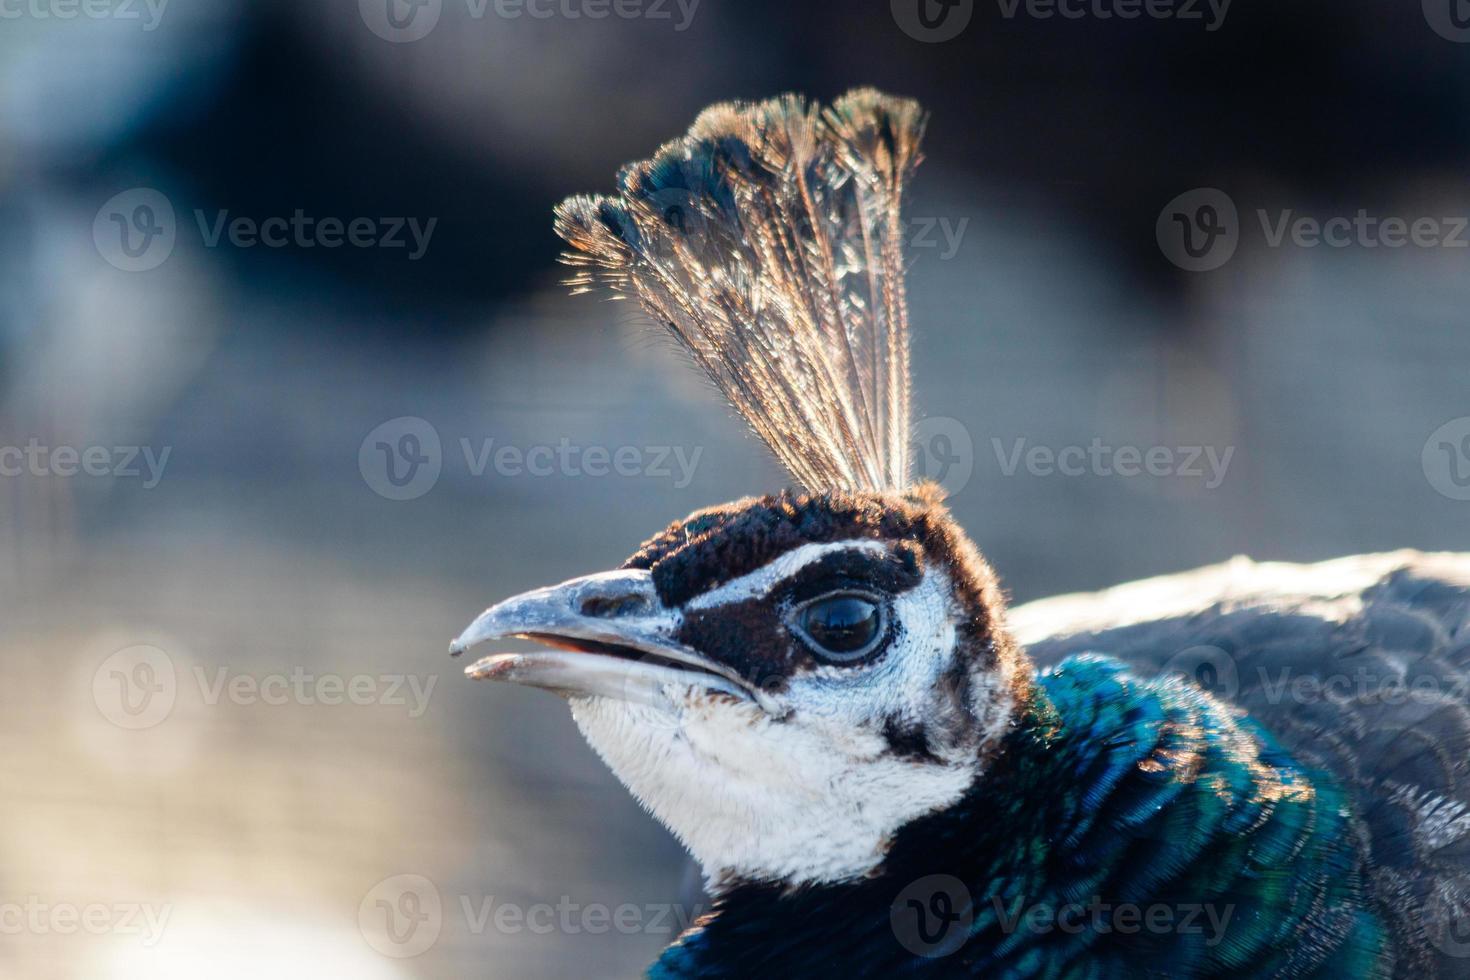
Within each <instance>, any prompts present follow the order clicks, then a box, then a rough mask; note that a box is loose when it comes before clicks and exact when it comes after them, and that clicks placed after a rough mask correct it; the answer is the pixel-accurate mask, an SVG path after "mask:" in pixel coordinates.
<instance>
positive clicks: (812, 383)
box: [556, 89, 925, 491]
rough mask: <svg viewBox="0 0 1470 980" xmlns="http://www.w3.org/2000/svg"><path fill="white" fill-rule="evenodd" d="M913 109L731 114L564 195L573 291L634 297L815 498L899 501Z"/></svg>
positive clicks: (841, 107)
mask: <svg viewBox="0 0 1470 980" xmlns="http://www.w3.org/2000/svg"><path fill="white" fill-rule="evenodd" d="M924 122H925V116H924V113H923V111H922V110H921V109H920V108H919V105H918V103H917V102H914V101H912V100H908V99H898V98H893V97H891V96H887V95H883V94H882V93H880V92H877V91H874V90H873V89H858V90H855V91H853V92H849V93H848V94H847V95H844V96H843V97H841V98H839V99H838V100H837V101H836V102H834V103H833V104H832V105H831V106H829V107H825V108H823V107H819V106H817V105H814V104H812V103H809V102H807V101H806V100H805V99H803V98H800V97H798V96H795V95H783V96H780V97H778V98H774V99H769V100H767V101H764V102H756V103H741V102H725V103H720V104H718V105H714V106H711V107H710V108H708V109H706V110H705V111H704V112H702V113H701V114H700V115H699V118H698V119H696V120H695V122H694V125H693V126H692V127H691V128H690V130H689V132H688V134H687V135H685V136H684V137H682V138H680V139H677V140H674V141H673V142H671V143H668V144H665V145H664V146H663V147H662V148H661V149H660V150H659V151H658V153H657V154H656V155H655V156H654V157H653V158H652V159H650V160H645V161H642V162H639V163H633V164H629V165H628V166H626V167H624V168H623V169H622V171H621V172H620V173H619V175H618V187H619V193H618V194H616V195H614V196H606V197H601V196H600V197H588V196H579V197H573V198H569V199H568V200H566V201H564V202H562V204H561V205H559V206H558V207H557V209H556V231H557V234H559V235H560V236H561V237H562V238H564V239H565V240H566V242H567V244H568V245H569V246H570V249H569V250H568V251H567V252H566V253H565V254H564V256H563V261H565V262H566V263H567V264H569V265H571V266H573V267H575V268H576V270H577V272H576V273H575V274H574V275H573V277H572V278H571V280H570V284H571V285H572V286H573V287H574V288H575V291H577V292H583V291H586V290H588V289H590V288H592V287H593V286H594V285H599V284H600V285H604V286H607V287H610V288H611V289H612V291H613V293H614V294H615V295H617V296H634V297H636V298H637V299H638V300H639V302H640V303H642V305H643V307H644V309H645V310H646V311H647V312H648V313H649V314H650V315H652V316H653V317H654V318H655V319H657V320H658V321H659V322H660V323H662V324H664V325H665V326H667V327H668V329H669V330H670V331H671V332H672V333H673V335H674V337H675V338H677V339H678V341H679V342H680V344H681V345H682V346H683V347H684V348H685V349H686V350H687V351H688V352H689V353H690V355H691V356H692V357H693V358H694V360H695V362H696V363H697V364H698V365H699V367H700V368H701V369H702V370H703V371H704V372H705V373H706V374H708V375H709V377H710V378H711V380H713V381H714V383H715V385H716V386H717V387H718V388H719V389H720V391H721V392H723V393H724V395H725V397H726V398H727V399H729V401H730V403H731V405H733V406H734V408H735V409H736V411H738V412H739V413H740V414H741V415H742V416H743V417H744V418H745V419H746V421H747V422H749V424H750V426H751V428H752V429H754V430H755V432H756V434H757V435H758V436H759V437H760V438H761V439H762V441H764V442H765V443H766V445H767V446H769V447H770V448H771V450H772V451H773V452H774V453H775V454H776V455H777V457H779V458H780V459H781V461H782V462H783V463H784V464H785V466H786V467H787V469H789V470H790V471H791V473H792V475H793V476H795V477H796V478H797V479H798V480H800V481H801V482H802V483H803V484H804V485H805V486H806V487H807V489H809V490H813V491H827V490H847V491H902V490H905V489H907V488H908V487H909V445H908V443H909V348H908V312H907V305H906V301H905V298H904V282H903V271H904V270H903V226H902V219H901V217H900V207H901V204H902V198H903V190H904V185H905V183H906V182H907V180H908V178H909V177H910V176H911V175H912V174H913V172H914V168H915V167H916V166H917V165H918V163H919V160H920V155H919V142H920V139H921V137H922V135H923V130H924Z"/></svg>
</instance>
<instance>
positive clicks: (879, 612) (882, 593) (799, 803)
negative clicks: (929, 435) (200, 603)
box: [452, 89, 1029, 889]
mask: <svg viewBox="0 0 1470 980" xmlns="http://www.w3.org/2000/svg"><path fill="white" fill-rule="evenodd" d="M924 122H925V119H924V114H923V112H922V111H921V110H920V109H919V107H918V105H917V104H916V103H914V102H912V101H909V100H904V99H895V98H892V97H889V96H886V95H882V94H880V93H878V92H875V91H872V90H870V89H864V90H858V91H855V92H851V93H849V94H848V95H845V96H843V97H842V98H840V99H838V100H837V101H836V102H834V103H833V104H832V105H831V106H829V107H826V108H822V107H817V106H814V105H811V104H809V103H807V102H805V101H804V100H801V99H798V98H796V97H794V96H785V97H782V98H778V99H772V100H769V101H767V102H761V103H754V104H740V103H727V104H722V105H717V106H714V107H712V108H710V109H707V110H706V111H705V112H704V113H703V114H701V115H700V117H699V119H698V120H696V122H695V123H694V126H693V127H692V128H691V129H690V131H689V133H688V134H687V135H686V136H684V137H683V138H682V139H679V140H676V141H674V142H672V143H669V144H667V145H666V146H664V147H663V148H662V149H661V150H660V151H659V152H658V154H657V155H656V156H655V157H654V158H653V159H651V160H647V161H643V162H640V163H635V164H630V165H629V166H627V167H625V168H624V169H623V170H622V171H621V173H620V174H619V192H618V193H617V194H615V195H612V196H607V197H575V198H572V199H570V200H568V201H566V202H564V203H563V204H562V205H561V206H560V207H559V208H558V209H557V213H556V229H557V231H558V233H559V234H560V235H561V236H562V237H563V238H564V239H565V240H566V241H567V243H568V244H569V246H570V250H569V252H568V253H567V255H566V256H565V260H566V261H567V262H568V263H569V264H570V265H572V266H573V267H574V268H575V269H576V270H577V271H576V273H575V275H574V277H573V279H572V283H573V284H574V285H575V286H576V287H577V288H578V289H579V290H581V289H591V288H593V287H595V286H605V287H607V288H609V289H611V291H612V293H613V294H614V296H617V297H630V298H634V299H636V300H637V301H638V302H639V304H640V305H641V306H642V308H643V309H644V311H645V312H646V313H648V314H649V315H650V316H651V317H652V318H653V319H654V320H656V321H657V322H658V323H660V324H662V325H663V326H665V327H667V329H668V330H669V332H670V333H671V334H672V336H673V337H674V338H675V339H676V340H677V341H678V342H679V344H680V345H681V346H682V347H683V348H684V349H685V351H686V352H687V353H688V354H689V355H690V356H691V357H692V359H693V360H694V362H695V363H696V365H698V366H699V367H700V368H701V369H702V370H703V371H704V372H705V374H706V375H707V376H708V377H709V378H710V379H711V380H712V381H713V382H714V383H715V385H716V387H718V388H719V389H720V391H721V392H722V393H723V394H724V395H725V396H726V398H727V399H728V400H729V401H730V403H731V405H732V406H733V407H734V408H735V409H736V410H737V411H738V412H739V413H740V414H741V415H742V416H743V417H744V418H745V420H746V421H747V422H748V423H749V424H750V426H751V428H752V429H753V430H754V431H755V433H756V435H758V436H759V437H760V438H761V439H762V441H764V442H765V443H766V445H767V446H768V447H769V448H770V449H771V450H772V451H773V452H774V453H775V454H776V455H777V457H779V458H780V459H781V461H782V462H783V463H784V464H785V465H786V467H787V469H789V470H790V471H791V473H792V474H793V475H794V476H795V477H796V478H797V480H798V481H800V483H801V484H802V485H803V486H805V487H806V488H807V492H800V493H795V492H788V493H783V494H779V495H775V496H769V497H762V498H758V499H748V500H742V501H738V502H736V503H732V504H727V505H724V506H720V507H714V508H710V509H708V510H703V511H699V512H696V513H695V514H693V515H691V516H689V517H687V518H685V519H684V520H682V521H678V522H676V523H674V524H673V525H671V526H670V527H669V528H668V529H667V530H665V531H663V532H662V533H660V534H658V535H656V536H655V537H653V538H651V539H650V540H649V541H648V542H647V543H645V544H644V545H643V547H642V548H641V549H639V551H638V552H637V553H636V554H634V555H633V556H632V557H631V558H630V559H628V561H627V562H625V563H624V564H623V566H622V567H621V568H619V569H618V570H616V571H609V572H602V573H599V574H595V575H589V576H587V577H584V578H579V579H574V580H572V581H570V582H565V583H563V584H561V585H558V586H553V587H551V588H546V589H539V590H537V591H534V592H528V593H526V594H524V595H521V596H517V597H515V598H513V599H509V600H507V601H505V602H502V603H500V604H498V605H496V606H492V607H491V608H490V609H489V610H487V611H486V612H485V613H484V614H483V615H481V616H480V617H479V618H478V619H477V620H476V621H475V622H474V624H473V625H471V626H470V628H469V629H468V630H466V631H465V633H464V634H463V635H462V636H461V637H460V638H459V639H458V640H456V641H455V642H454V644H453V647H452V650H453V651H454V652H456V653H459V652H463V651H465V650H468V649H470V648H471V647H476V646H479V645H480V644H482V643H487V642H490V641H494V640H501V639H504V638H507V637H523V638H530V639H532V640H538V641H540V642H541V643H542V644H544V645H545V646H546V647H547V649H545V650H543V651H538V652H533V653H502V654H491V655H490V656H488V657H485V658H484V659H481V660H480V661H478V662H477V663H475V664H474V665H473V666H471V667H470V668H469V671H468V672H469V674H470V675H471V676H472V677H476V678H483V679H490V680H499V681H509V682H513V683H519V684H524V685H527V686H532V687H541V688H545V689H548V690H552V691H555V692H557V693H559V694H561V695H563V696H565V697H566V698H567V699H568V701H569V702H570V704H571V709H572V714H573V717H574V718H575V719H576V722H577V724H578V726H579V727H580V728H581V730H582V732H583V734H584V735H585V736H586V737H587V739H588V741H589V742H590V743H591V744H592V746H593V748H594V749H595V750H596V751H597V752H598V753H599V754H600V755H601V757H602V758H603V759H604V760H605V761H606V762H607V764H608V765H609V766H610V767H611V768H612V769H613V771H614V772H615V773H616V774H617V776H618V778H619V779H621V780H622V782H623V783H624V784H625V785H627V786H628V788H629V789H630V790H631V791H632V792H633V793H634V794H635V795H636V796H637V797H638V799H639V800H641V801H642V802H643V803H644V805H646V806H647V807H648V808H649V809H650V810H651V811H652V812H653V813H654V814H655V815H657V816H658V818H659V819H660V820H662V821H663V822H664V823H665V824H666V825H667V826H668V827H669V828H670V829H671V830H672V831H673V832H674V833H675V834H676V835H678V836H679V838H680V839H681V840H682V841H683V842H684V843H685V845H686V846H687V847H688V848H689V850H690V851H691V852H692V853H693V854H694V856H695V857H696V858H697V859H698V860H699V861H700V862H701V863H702V864H703V866H704V869H705V873H706V877H707V879H708V880H709V881H710V883H711V884H712V886H713V887H715V888H717V889H718V888H719V887H721V885H722V884H724V883H731V882H736V881H743V880H758V881H771V882H782V883H789V884H801V883H818V882H835V881H842V880H850V879H853V878H857V877H861V876H863V875H865V874H867V873H868V872H870V871H872V870H873V869H874V868H875V867H877V866H878V865H879V864H881V862H882V860H883V856H884V853H885V848H886V847H887V845H888V842H889V841H890V840H891V838H892V836H893V834H894V833H895V832H896V831H897V830H898V829H899V828H901V827H903V826H904V825H905V824H907V823H909V822H911V821H913V820H915V819H918V818H919V817H922V816H923V815H925V814H927V813H930V812H933V811H936V810H940V809H943V808H944V807H946V806H948V805H950V804H952V803H954V802H956V801H957V800H958V799H959V798H960V797H961V796H962V795H963V794H964V793H965V791H966V790H967V789H968V788H969V787H970V786H972V785H973V784H974V782H975V781H976V779H977V778H978V777H979V775H980V774H981V773H982V772H983V771H984V770H985V768H986V766H987V763H988V761H989V759H990V758H991V757H992V755H993V753H994V751H995V749H996V748H997V746H998V745H999V744H1000V741H1001V739H1002V738H1003V736H1004V734H1005V733H1006V732H1007V730H1008V729H1009V728H1010V727H1011V725H1012V723H1013V720H1014V719H1015V717H1016V716H1017V714H1018V713H1019V706H1020V705H1022V704H1023V703H1024V701H1025V699H1026V697H1027V685H1028V684H1029V680H1028V677H1029V672H1028V671H1027V670H1025V669H1024V664H1023V658H1022V655H1021V654H1020V653H1019V651H1018V650H1017V648H1016V647H1015V646H1014V645H1013V644H1012V643H1011V642H1010V640H1009V639H1008V638H1007V636H1006V633H1005V630H1004V626H1003V623H1002V616H1003V602H1002V599H1001V596H1000V593H999V589H998V587H997V585H996V583H995V578H994V575H993V574H992V572H991V571H990V569H989V567H988V566H987V565H986V564H985V563H984V562H983V561H982V560H981V558H980V556H979V554H978V553H977V552H976V550H975V549H974V547H973V546H972V545H971V544H970V542H969V540H968V539H967V538H966V537H965V535H964V533H963V532H962V531H961V530H960V529H959V527H958V526H957V525H956V524H955V523H954V521H953V520H952V519H951V518H950V516H949V514H948V512H947V510H946V509H945V507H944V504H943V503H942V501H941V495H940V493H939V491H938V488H936V487H932V486H929V485H924V484H915V483H914V482H913V481H912V479H911V477H910V447H909V436H910V424H911V423H910V408H909V400H910V384H909V354H908V343H909V342H908V315H907V309H906V302H905V297H904V282H903V272H904V267H903V261H904V260H903V241H902V238H903V227H902V219H901V217H900V206H901V201H902V196H903V190H904V187H905V184H906V182H907V180H908V178H909V177H910V175H911V174H912V172H913V170H914V168H915V167H916V166H917V164H918V162H919V142H920V138H921V135H922V132H923V127H924Z"/></svg>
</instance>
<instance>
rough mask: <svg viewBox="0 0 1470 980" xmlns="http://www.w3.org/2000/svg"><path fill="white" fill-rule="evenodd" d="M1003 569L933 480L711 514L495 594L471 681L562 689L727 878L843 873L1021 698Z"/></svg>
mask: <svg viewBox="0 0 1470 980" xmlns="http://www.w3.org/2000/svg"><path fill="white" fill-rule="evenodd" d="M1002 610H1003V604H1002V600H1001V597H1000V594H999V590H998V588H997V586H996V583H995V579H994V576H993V575H992V573H991V571H990V569H989V568H988V567H987V566H986V565H985V563H984V562H983V561H982V560H981V558H980V556H979V555H978V554H977V553H976V551H975V549H974V548H973V547H972V546H971V545H970V543H969V540H968V539H967V538H966V537H965V535H964V533H963V532H962V531H961V530H960V529H959V527H958V526H957V525H956V524H955V523H954V522H953V521H952V520H951V519H950V517H949V516H948V513H947V512H946V511H945V509H944V507H943V505H942V504H941V503H940V502H939V500H938V499H937V495H935V494H934V493H932V492H930V491H928V490H925V489H921V490H920V491H919V492H917V493H912V494H906V495H898V494H875V493H857V494H853V493H827V494H815V495H805V494H789V493H787V494H781V495H778V496H771V497H764V498H759V499H750V500H743V501H739V502H736V503H732V504H728V505H725V506H722V507H713V508H710V509H707V510H702V511H699V512H696V513H695V514H693V515H691V516H689V517H688V518H686V519H684V520H682V521H678V522H676V523H675V524H673V525H671V526H670V527H669V528H668V529H667V530H665V531H663V532H662V533H660V534H658V535H657V536H655V537H653V538H652V539H650V540H649V541H648V542H647V543H646V544H645V545H644V546H643V547H642V548H641V549H640V550H639V551H638V552H637V553H636V554H634V555H633V556H632V557H631V558H630V559H628V561H627V562H625V563H624V564H623V566H622V567H621V568H620V569H618V570H616V571H610V572H601V573H598V574H595V575H589V576H586V577H583V578H577V579H573V580H571V581H569V582H565V583H562V584H561V585H557V586H552V587H551V588H546V589H538V590H536V591H534V592H528V593H526V594H524V595H520V596H517V597H515V598H512V599H508V600H506V601H505V602H502V603H500V604H499V605H496V606H493V607H491V608H490V609H489V610H487V611H486V612H485V613H484V614H483V615H481V616H480V617H479V618H478V619H477V620H476V621H475V622H474V624H473V625H471V626H470V628H469V629H468V630H467V631H466V632H465V633H464V635H463V636H461V637H460V638H459V639H458V640H456V641H455V646H454V649H455V650H456V651H461V650H466V649H469V648H471V647H474V646H478V645H479V644H482V643H485V642H489V641H494V640H503V639H506V638H509V637H527V638H530V639H534V640H538V641H541V642H542V643H544V644H545V645H546V646H547V647H548V649H547V650H545V651H535V652H529V653H499V654H491V655H490V656H487V657H485V658H483V659H481V660H480V661H479V662H477V663H476V664H474V665H473V666H472V667H471V668H470V670H469V673H470V675H471V676H472V677H476V678H483V679H489V680H500V681H509V682H512V683H518V684H524V685H527V686H531V687H541V688H546V689H548V690H552V691H555V692H557V693H559V694H561V695H563V696H564V697H566V698H567V699H568V701H569V702H570V705H571V710H572V716H573V717H574V718H575V719H576V722H577V725H578V727H579V728H580V729H581V730H582V733H583V734H584V735H585V736H586V738H587V740H588V741H589V742H590V743H591V744H592V746H593V748H594V749H595V750H596V751H597V753H598V754H599V755H600V756H601V757H602V759H603V760H604V761H605V762H606V763H607V764H608V765H609V766H610V767H611V768H612V770H613V772H614V773H616V774H617V776H618V778H619V779H620V780H621V781H622V782H623V783H624V784H625V785H626V786H627V787H628V789H629V790H631V791H632V793H633V794H634V795H635V796H636V797H637V798H638V799H639V800H640V801H641V802H642V803H643V804H644V805H645V806H646V807H647V808H648V809H649V810H650V811H652V812H653V814H654V815H655V816H657V817H658V818H659V819H660V820H661V821H662V822H663V823H664V824H665V825H666V826H667V827H669V829H670V830H672V831H673V832H674V833H675V834H676V835H677V836H678V837H679V838H680V840H681V841H683V843H684V844H685V846H686V847H687V848H688V849H689V851H690V852H691V853H692V854H693V855H694V857H695V858H696V859H697V860H698V861H699V862H700V863H701V864H702V865H703V867H704V869H705V873H706V876H707V878H708V879H709V880H710V882H711V883H712V884H713V885H714V886H715V887H718V886H719V884H720V883H721V882H728V881H735V880H761V881H777V882H786V883H793V884H794V883H815V882H829V881H840V880H844V879H849V878H853V877H857V876H861V875H863V874H865V873H867V872H868V871H870V870H871V869H872V868H874V867H875V866H876V865H878V864H879V863H880V862H881V860H882V857H883V854H884V850H885V846H886V843H887V841H888V840H889V838H890V837H891V835H892V834H893V833H894V832H895V831H896V830H898V829H899V828H900V827H902V826H903V825H905V824H907V823H909V822H910V821H912V820H914V819H916V818H918V817H920V816H922V815H924V814H926V813H928V812H931V811H933V810H937V809H942V808H944V807H946V806H948V805H950V804H952V803H954V802H955V801H956V800H958V799H959V797H960V796H961V795H963V794H964V792H965V791H966V790H967V789H968V788H969V787H970V786H971V785H972V784H973V783H974V782H975V780H976V778H977V777H978V776H979V775H980V773H981V772H982V771H983V770H984V767H985V765H986V762H987V759H988V756H989V755H990V753H991V752H992V751H993V750H994V749H995V747H996V746H997V745H998V744H999V741H1000V739H1001V738H1002V737H1003V735H1004V734H1005V732H1006V731H1007V730H1008V729H1009V727H1010V725H1011V721H1012V719H1013V717H1014V716H1015V714H1016V711H1017V707H1018V705H1019V704H1020V703H1021V702H1022V701H1023V700H1024V699H1025V697H1026V684H1027V683H1028V682H1027V679H1026V678H1027V677H1028V674H1027V672H1026V671H1025V670H1024V669H1023V665H1022V659H1021V654H1020V653H1019V652H1018V651H1017V650H1016V648H1015V647H1014V645H1013V644H1012V643H1011V642H1010V641H1009V640H1008V638H1007V637H1006V634H1005V631H1004V628H1003V625H1002V621H1001V620H1002Z"/></svg>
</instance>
